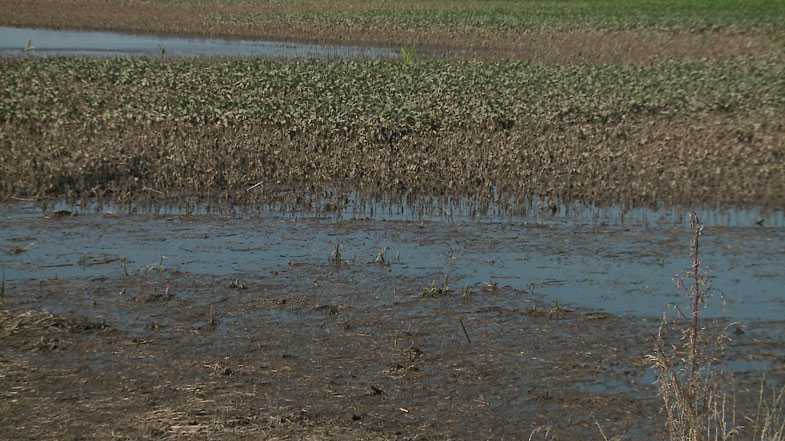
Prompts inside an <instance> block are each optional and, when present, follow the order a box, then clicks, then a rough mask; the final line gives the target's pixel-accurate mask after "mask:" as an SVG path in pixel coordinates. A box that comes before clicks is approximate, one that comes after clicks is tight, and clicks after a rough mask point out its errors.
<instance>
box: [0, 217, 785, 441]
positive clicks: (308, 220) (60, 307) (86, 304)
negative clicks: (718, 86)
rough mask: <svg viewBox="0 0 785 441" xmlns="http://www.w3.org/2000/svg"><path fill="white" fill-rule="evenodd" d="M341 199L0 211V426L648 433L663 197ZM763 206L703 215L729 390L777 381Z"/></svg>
mask: <svg viewBox="0 0 785 441" xmlns="http://www.w3.org/2000/svg"><path fill="white" fill-rule="evenodd" d="M349 206H351V207H353V208H346V209H344V210H340V211H337V212H332V213H313V212H294V211H289V212H286V213H282V212H280V211H276V210H272V209H256V210H254V209H234V210H207V209H195V210H188V211H189V212H190V213H191V214H187V213H186V212H185V211H183V210H180V209H175V208H161V209H158V210H154V211H150V210H138V209H137V210H128V209H120V208H117V207H111V206H104V207H102V208H101V209H100V210H99V209H97V208H96V207H95V206H92V207H90V208H87V209H82V210H80V209H79V208H77V207H73V206H69V205H66V204H59V205H55V206H53V207H50V208H49V209H48V210H46V211H42V210H41V208H40V207H39V206H37V205H24V204H22V205H19V204H16V205H10V206H4V207H3V209H2V210H3V211H2V212H3V216H2V218H0V247H2V250H3V253H2V255H0V265H1V266H2V271H3V274H4V296H3V305H4V306H3V310H2V311H3V312H2V316H0V325H2V327H1V328H2V331H3V334H2V336H3V339H4V340H5V341H6V346H5V349H4V350H3V352H2V353H0V367H2V372H3V376H2V377H0V380H1V381H2V382H3V383H5V386H6V387H4V390H5V392H4V396H3V398H4V403H5V404H3V405H2V407H0V412H2V413H4V415H6V416H7V419H6V421H9V422H10V424H9V425H7V426H6V428H10V427H13V428H14V429H13V430H11V431H10V432H9V433H10V434H11V435H12V436H13V438H14V439H23V438H26V437H28V438H30V439H44V438H51V439H55V438H57V439H62V438H63V437H68V436H76V434H78V433H83V432H84V431H85V430H89V432H90V433H92V434H93V436H94V438H95V439H105V438H109V437H110V434H111V436H118V434H119V435H120V437H121V438H123V439H136V438H140V437H141V438H153V439H159V438H166V439H170V438H174V439H191V438H193V437H195V438H198V439H209V438H213V437H219V438H222V439H245V438H244V437H247V436H263V437H269V438H272V439H279V438H280V439H290V438H291V437H295V438H308V437H311V438H319V439H322V438H328V439H346V438H351V439H414V438H417V437H418V436H422V435H423V434H426V435H427V436H428V437H432V438H435V439H447V438H456V437H457V438H463V439H468V437H472V436H476V434H477V433H478V432H477V430H478V429H479V430H481V431H482V432H481V433H482V435H481V436H482V437H484V438H488V439H499V438H505V437H517V438H520V437H526V436H528V435H529V434H530V433H531V432H532V431H535V430H537V428H538V427H539V428H543V427H546V426H548V427H551V428H552V429H551V430H552V432H553V433H555V434H558V436H559V437H565V439H574V437H585V436H589V437H593V436H595V434H596V433H597V432H596V430H597V429H596V425H595V420H596V421H599V422H601V424H602V427H603V429H604V430H606V431H611V432H612V433H618V434H621V433H623V434H626V435H625V436H626V437H627V438H626V439H641V440H643V439H651V438H652V437H654V436H657V433H659V432H660V430H661V428H662V425H661V423H660V422H658V421H659V420H658V410H657V406H658V398H657V396H656V388H655V386H654V382H655V381H656V380H657V375H656V373H655V371H654V370H653V369H652V368H651V367H650V365H649V364H648V363H647V362H646V361H645V359H644V356H645V355H646V354H649V353H651V352H652V351H653V347H654V346H653V338H654V335H655V334H656V330H657V326H658V324H659V318H660V316H661V315H662V314H663V312H667V313H668V314H669V316H671V317H672V318H674V319H678V314H679V311H684V312H686V311H689V305H688V299H687V297H686V294H684V293H682V292H680V291H679V290H678V289H677V288H676V286H675V284H674V281H673V279H674V276H676V277H677V278H678V277H679V275H682V277H683V274H684V271H685V270H686V269H688V268H689V265H690V261H689V241H690V234H689V229H688V228H687V226H686V221H685V218H683V217H682V215H681V214H679V213H680V212H679V210H662V211H659V212H658V211H641V210H639V211H638V212H633V213H628V214H627V216H626V217H624V216H619V213H621V212H622V211H621V210H618V209H615V210H614V209H601V208H597V207H594V208H591V209H589V208H586V207H584V210H583V211H581V210H579V209H577V208H576V207H577V205H570V206H568V205H560V206H559V207H560V208H559V209H558V210H554V211H548V212H543V211H542V210H534V209H531V208H530V209H529V210H528V211H527V213H528V214H527V215H523V214H519V215H503V214H501V213H499V212H495V211H494V210H490V211H487V212H486V214H485V215H474V216H472V215H471V212H470V211H467V210H463V209H461V208H460V207H461V204H459V203H455V204H445V205H444V206H442V207H441V208H439V209H433V208H431V209H429V210H424V209H423V207H425V206H428V207H433V206H434V205H433V204H421V205H420V206H419V208H416V207H412V206H394V205H390V204H389V203H388V204H378V203H356V204H349ZM449 207H452V211H449V210H448V208H449ZM370 208H372V209H370ZM447 212H451V215H445V213H447ZM221 213H223V214H221ZM439 213H441V214H439ZM762 213H763V212H755V211H744V210H724V211H713V210H705V211H704V214H705V216H706V218H707V219H708V220H709V222H707V224H709V225H711V226H707V227H706V230H705V240H704V244H703V264H704V267H705V268H706V272H707V274H708V275H709V278H710V283H711V295H710V297H709V299H708V301H707V304H706V308H705V310H704V311H705V314H706V315H707V316H708V317H711V318H715V319H716V320H711V321H709V322H707V326H708V328H707V329H708V330H713V331H711V332H720V331H721V330H722V329H725V330H726V331H727V333H728V334H729V335H730V336H731V337H732V339H731V341H730V343H729V345H728V349H727V351H726V353H725V355H723V356H722V360H720V361H721V362H722V363H723V366H724V367H723V370H724V371H725V372H727V373H728V374H729V375H733V376H734V378H735V379H736V380H735V382H736V384H737V386H736V388H737V389H738V397H739V400H740V402H741V403H745V402H746V401H745V400H748V399H749V400H752V399H754V398H755V397H756V396H757V395H756V394H757V389H756V387H757V386H755V385H756V384H757V382H759V381H760V378H761V375H763V373H766V374H767V375H768V376H769V378H770V379H772V380H773V381H775V382H776V383H777V384H779V382H781V381H782V379H783V376H785V334H783V332H782V329H783V324H784V323H783V322H782V317H783V316H785V300H784V299H783V296H782V294H783V292H782V287H783V286H785V273H784V272H783V271H782V270H781V269H782V268H783V266H784V265H785V228H783V227H782V213H781V212H776V211H775V212H768V213H767V214H766V215H765V216H763V217H761V214H762ZM756 219H757V222H756V221H755V220H756ZM761 219H763V221H760V220H761ZM728 222H730V223H731V224H732V225H728V224H727V223H728ZM32 384H35V386H34V388H31V386H30V385H32ZM115 395H121V396H124V397H125V399H124V400H122V401H115V400H110V397H112V396H115ZM107 400H110V401H107ZM64 402H66V403H69V405H68V406H62V405H60V404H59V403H64ZM110 403H111V404H110ZM86 414H87V415H89V417H87V418H84V417H81V415H86ZM120 414H121V415H123V417H122V418H121V419H120V420H119V421H117V420H115V419H114V418H116V416H117V415H120ZM77 415H80V417H77ZM652 418H654V419H652ZM55 426H56V427H58V428H57V429H52V427H55ZM87 427H89V429H87ZM559 439H561V438H559Z"/></svg>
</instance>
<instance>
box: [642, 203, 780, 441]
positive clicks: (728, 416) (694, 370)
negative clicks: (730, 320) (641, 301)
mask: <svg viewBox="0 0 785 441" xmlns="http://www.w3.org/2000/svg"><path fill="white" fill-rule="evenodd" d="M690 226H691V229H692V241H691V246H690V255H691V260H692V262H691V267H690V270H689V272H688V279H689V287H688V288H685V286H686V285H685V284H684V283H683V282H681V281H679V283H678V285H679V286H680V287H681V288H683V289H685V290H686V291H687V292H688V293H689V296H690V306H691V311H690V317H683V318H684V319H686V320H685V321H686V322H687V324H686V326H685V327H684V328H682V329H681V330H680V331H681V336H680V338H679V339H678V340H677V343H673V344H669V343H668V342H670V341H673V339H672V338H670V336H669V334H670V333H671V332H672V331H673V329H674V328H675V326H674V325H672V324H671V323H670V322H669V321H668V320H667V316H663V320H662V324H661V325H660V328H659V332H658V334H657V339H656V347H655V352H654V354H652V355H650V356H649V360H650V361H651V363H652V365H653V367H654V368H655V369H656V370H657V372H658V374H659V379H658V386H659V392H660V397H661V398H662V404H663V410H664V413H665V420H666V429H667V433H668V439H669V440H670V441H732V440H734V441H735V440H753V441H783V440H785V406H784V405H783V403H784V402H785V388H783V389H781V390H780V391H779V392H777V391H776V390H774V391H772V393H767V392H766V390H765V383H766V382H765V380H764V381H762V382H761V390H760V394H759V400H758V407H757V410H756V412H755V416H754V417H746V418H744V419H743V420H741V421H740V420H738V419H737V414H736V408H737V406H736V404H737V403H736V395H735V394H734V392H733V391H732V390H729V389H728V388H727V387H725V386H724V385H726V384H731V383H725V382H723V379H724V376H723V374H722V371H721V370H720V369H717V366H716V364H717V362H718V360H719V356H718V354H720V353H721V352H722V351H723V350H724V347H725V343H726V341H727V339H726V337H725V334H724V332H723V333H720V335H718V336H717V337H716V338H708V336H707V335H705V334H707V332H706V328H705V327H704V326H703V324H702V323H701V308H702V305H703V303H704V301H705V297H706V293H707V292H708V286H707V279H706V277H705V274H704V273H703V270H702V266H701V257H700V249H701V248H700V245H701V238H702V236H703V225H702V224H701V222H700V219H699V218H698V216H697V214H696V213H694V212H693V213H691V214H690ZM742 423H743V424H742Z"/></svg>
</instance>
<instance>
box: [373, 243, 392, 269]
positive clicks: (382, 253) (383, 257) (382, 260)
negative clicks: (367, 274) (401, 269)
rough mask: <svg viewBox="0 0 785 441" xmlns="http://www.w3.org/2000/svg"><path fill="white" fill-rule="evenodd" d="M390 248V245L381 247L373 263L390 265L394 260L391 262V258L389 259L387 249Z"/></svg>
mask: <svg viewBox="0 0 785 441" xmlns="http://www.w3.org/2000/svg"><path fill="white" fill-rule="evenodd" d="M389 249H390V247H383V248H381V249H379V254H377V255H376V258H375V259H373V263H375V264H377V265H382V266H386V265H390V263H392V262H390V260H389V259H387V250H389Z"/></svg>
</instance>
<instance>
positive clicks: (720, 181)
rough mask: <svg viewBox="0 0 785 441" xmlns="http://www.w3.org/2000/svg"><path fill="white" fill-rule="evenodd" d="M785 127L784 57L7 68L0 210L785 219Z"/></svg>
mask: <svg viewBox="0 0 785 441" xmlns="http://www.w3.org/2000/svg"><path fill="white" fill-rule="evenodd" d="M784 114H785V63H781V62H779V61H776V60H768V61H765V60H748V61H744V62H741V61H738V62H737V61H726V62H691V63H677V62H671V63H661V64H658V65H656V66H654V67H639V66H631V65H572V66H560V65H550V66H548V65H535V64H528V63H522V62H498V63H479V62H461V61H451V62H447V61H440V62H437V61H431V62H427V61H418V62H416V63H412V64H402V63H400V62H381V61H361V62H296V63H289V62H277V61H259V60H233V61H228V60H223V61H221V60H165V61H161V60H157V59H134V60H130V59H111V60H90V59H64V58H51V59H14V60H9V59H6V60H3V61H2V62H0V128H1V129H0V193H2V194H3V195H4V196H6V197H9V196H16V197H51V196H70V197H85V196H87V197H90V196H99V197H100V196H113V197H120V198H133V197H139V196H145V197H150V198H156V199H160V198H172V197H175V196H177V195H181V194H190V195H196V196H200V197H206V196H212V197H216V196H220V197H228V198H231V199H232V200H238V201H239V200H243V199H253V200H255V199H260V198H266V197H269V196H270V195H271V194H272V193H275V192H276V191H278V190H280V189H286V188H289V189H292V188H295V189H300V190H303V191H311V192H316V191H321V190H324V189H328V188H329V189H334V188H339V189H340V188H352V189H354V190H361V191H367V192H388V193H405V194H411V193H429V194H445V195H453V194H455V195H457V194H463V195H480V196H483V195H485V196H487V195H490V194H491V193H495V194H499V193H507V194H512V195H522V194H532V193H537V194H542V195H548V196H551V197H558V198H564V199H583V200H591V201H597V202H625V203H630V204H650V203H655V202H658V201H664V202H668V203H694V202H701V203H717V204H722V203H735V204H761V205H780V206H781V205H782V204H783V203H785V199H783V198H785V196H784V195H785V160H784V159H785V124H783V121H785V119H784V118H783V115H784ZM688 158H689V160H688ZM248 189H251V191H246V190H248Z"/></svg>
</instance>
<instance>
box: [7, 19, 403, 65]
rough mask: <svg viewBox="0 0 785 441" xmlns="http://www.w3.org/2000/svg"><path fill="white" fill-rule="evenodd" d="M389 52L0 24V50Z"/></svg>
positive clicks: (93, 53) (387, 54) (385, 54)
mask: <svg viewBox="0 0 785 441" xmlns="http://www.w3.org/2000/svg"><path fill="white" fill-rule="evenodd" d="M9 55H10V56H13V55H16V56H22V55H25V56H90V57H118V56H148V57H151V56H152V57H155V56H174V57H199V56H212V57H265V58H364V59H374V58H395V57H397V56H398V52H397V51H395V50H391V49H382V48H373V47H356V46H322V45H316V44H303V43H286V42H277V41H259V40H254V41H250V40H220V39H206V38H178V37H162V36H150V35H132V34H123V33H118V32H90V31H70V30H69V31H64V30H50V29H36V28H17V27H8V26H0V56H9Z"/></svg>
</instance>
